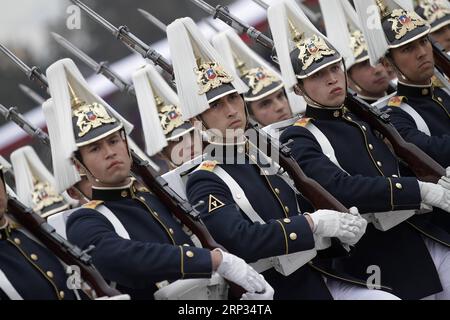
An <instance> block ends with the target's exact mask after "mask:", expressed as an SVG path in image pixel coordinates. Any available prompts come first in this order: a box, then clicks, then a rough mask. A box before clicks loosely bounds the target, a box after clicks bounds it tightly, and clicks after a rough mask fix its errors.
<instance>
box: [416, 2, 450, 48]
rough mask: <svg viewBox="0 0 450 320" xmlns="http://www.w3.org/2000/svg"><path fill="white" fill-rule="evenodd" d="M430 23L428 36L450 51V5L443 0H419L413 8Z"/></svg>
mask: <svg viewBox="0 0 450 320" xmlns="http://www.w3.org/2000/svg"><path fill="white" fill-rule="evenodd" d="M414 10H415V11H416V12H417V14H418V15H419V16H421V17H422V18H423V19H425V20H426V21H427V22H428V23H429V24H430V25H431V29H430V36H431V37H432V38H433V39H434V40H435V41H437V42H438V43H439V44H440V45H441V46H442V47H443V48H444V49H445V51H446V52H447V53H450V5H449V4H448V1H445V0H419V1H418V4H417V6H416V7H415V9H414Z"/></svg>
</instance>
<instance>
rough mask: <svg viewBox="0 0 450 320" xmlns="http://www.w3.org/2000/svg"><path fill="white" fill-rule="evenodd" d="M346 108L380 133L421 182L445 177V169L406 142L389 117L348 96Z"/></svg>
mask: <svg viewBox="0 0 450 320" xmlns="http://www.w3.org/2000/svg"><path fill="white" fill-rule="evenodd" d="M345 106H346V107H347V108H348V109H349V110H350V111H351V112H352V113H354V114H355V115H357V116H358V117H359V118H360V119H362V120H364V121H365V122H367V123H368V124H369V125H370V126H371V127H372V128H373V129H375V130H377V131H378V132H380V133H381V134H382V135H383V136H384V137H386V138H387V139H388V140H389V142H390V143H391V145H392V147H393V149H394V152H395V154H396V155H397V157H399V158H400V160H402V161H403V162H405V163H406V164H407V165H408V166H409V168H410V169H411V170H412V171H413V172H414V174H415V175H416V176H417V178H418V179H419V180H421V181H426V182H432V183H437V182H438V180H439V179H440V178H441V177H442V176H444V175H445V169H444V168H443V167H442V166H441V165H440V164H439V163H437V162H436V161H435V160H434V159H432V158H431V157H430V156H429V155H427V154H426V153H425V152H423V151H422V150H421V149H419V148H418V147H417V146H416V145H414V144H412V143H409V142H406V141H405V140H404V139H403V138H402V137H401V136H400V134H399V133H398V131H397V130H396V129H395V127H394V126H393V125H392V124H391V123H390V122H389V115H388V114H386V113H382V112H380V111H379V110H378V109H376V108H375V107H372V106H370V105H368V104H367V103H365V102H364V101H362V100H361V99H360V98H358V97H356V96H355V95H354V94H352V93H348V94H347V99H346V101H345Z"/></svg>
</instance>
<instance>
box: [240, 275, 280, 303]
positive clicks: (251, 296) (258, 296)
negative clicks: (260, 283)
mask: <svg viewBox="0 0 450 320" xmlns="http://www.w3.org/2000/svg"><path fill="white" fill-rule="evenodd" d="M261 277H262V275H261ZM274 293H275V291H274V290H273V288H272V287H271V286H270V285H269V286H268V288H266V291H265V292H264V293H256V292H255V293H250V292H247V293H244V294H243V295H242V297H241V300H273V294H274Z"/></svg>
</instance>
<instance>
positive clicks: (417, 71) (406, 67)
mask: <svg viewBox="0 0 450 320" xmlns="http://www.w3.org/2000/svg"><path fill="white" fill-rule="evenodd" d="M391 54H392V59H393V60H394V63H395V65H396V66H397V68H398V69H400V71H401V72H402V73H403V74H404V75H405V76H406V78H407V79H408V80H407V81H408V82H411V83H412V84H417V85H427V84H429V83H430V79H431V77H432V76H433V74H434V59H433V48H432V47H431V43H430V41H429V40H428V38H427V37H422V38H419V39H417V40H415V41H413V42H411V43H408V44H406V45H404V46H401V47H399V48H395V49H391ZM399 79H400V77H399Z"/></svg>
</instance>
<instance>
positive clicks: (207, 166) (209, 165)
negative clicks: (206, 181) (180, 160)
mask: <svg viewBox="0 0 450 320" xmlns="http://www.w3.org/2000/svg"><path fill="white" fill-rule="evenodd" d="M217 163H218V162H217V161H215V160H206V161H203V162H202V163H201V164H200V165H199V166H198V168H197V169H196V171H197V170H205V171H210V172H212V171H213V170H214V168H215V167H216V166H217Z"/></svg>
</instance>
